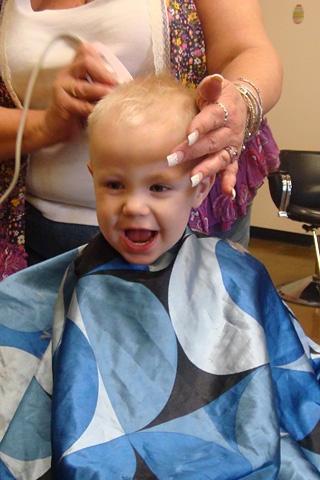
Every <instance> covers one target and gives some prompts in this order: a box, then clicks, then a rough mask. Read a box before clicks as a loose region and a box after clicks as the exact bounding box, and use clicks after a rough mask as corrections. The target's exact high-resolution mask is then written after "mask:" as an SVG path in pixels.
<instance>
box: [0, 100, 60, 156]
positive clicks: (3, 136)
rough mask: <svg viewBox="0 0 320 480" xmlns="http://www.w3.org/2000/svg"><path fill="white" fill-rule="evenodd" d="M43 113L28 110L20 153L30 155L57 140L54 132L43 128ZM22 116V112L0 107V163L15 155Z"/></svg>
mask: <svg viewBox="0 0 320 480" xmlns="http://www.w3.org/2000/svg"><path fill="white" fill-rule="evenodd" d="M44 115H45V112H44V111H42V110H30V111H29V112H28V114H27V117H26V123H25V127H24V132H23V137H22V145H21V153H22V155H24V154H27V153H32V152H34V151H35V150H38V149H39V148H42V147H46V146H49V145H53V144H54V143H56V141H57V139H56V138H55V135H54V134H52V133H54V132H49V131H48V130H46V128H45V122H44ZM21 116H22V110H19V109H15V108H4V107H0V161H1V160H7V159H8V158H12V157H14V155H15V145H16V138H17V132H18V128H19V124H20V119H21Z"/></svg>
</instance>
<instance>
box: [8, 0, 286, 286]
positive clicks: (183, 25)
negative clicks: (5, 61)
mask: <svg viewBox="0 0 320 480" xmlns="http://www.w3.org/2000/svg"><path fill="white" fill-rule="evenodd" d="M166 1H167V9H168V20H169V29H170V45H171V70H172V73H173V74H174V75H175V76H176V77H177V78H178V79H179V80H181V81H182V82H183V83H184V84H186V85H188V86H189V87H191V88H196V86H197V85H198V84H199V83H200V81H201V80H202V79H203V78H204V76H205V75H206V56H205V46H204V41H203V34H202V29H201V24H200V21H199V19H198V16H197V11H196V7H195V5H194V3H193V0H179V1H177V0H166ZM2 3H3V0H0V9H1V6H2ZM0 105H1V106H5V107H15V105H14V103H13V101H12V100H11V98H10V96H9V94H8V92H7V89H6V86H5V85H4V83H3V81H2V80H1V77H0ZM278 164H279V160H278V149H277V146H276V144H275V142H274V140H273V137H272V134H271V131H270V129H269V127H268V125H267V122H266V120H264V121H263V123H262V125H261V130H260V132H259V133H258V134H257V135H256V136H255V137H254V138H253V140H251V141H250V142H248V143H247V144H246V150H245V151H244V153H243V154H242V155H241V157H240V160H239V172H238V175H237V184H236V193H237V196H236V198H235V200H233V201H232V200H231V198H230V197H227V196H226V195H224V194H223V193H222V191H221V179H220V178H219V177H217V179H216V182H215V184H214V186H213V188H212V190H211V192H210V194H209V196H208V198H207V199H206V200H205V202H204V203H203V204H202V205H201V207H200V208H198V209H197V210H194V211H192V214H191V218H190V222H189V224H190V226H191V228H193V229H196V230H199V231H203V232H205V233H208V234H214V233H215V232H220V231H227V230H229V229H230V227H231V224H232V223H233V222H234V220H236V219H237V218H238V217H239V216H241V215H244V214H245V213H246V206H247V205H248V203H249V202H251V200H252V199H253V198H254V196H255V194H256V190H257V188H259V187H260V186H261V185H262V183H263V181H264V178H265V177H266V176H267V174H268V172H270V171H271V170H274V169H275V168H276V167H277V166H278ZM26 169H27V157H24V158H23V159H22V162H21V169H20V174H19V179H18V182H17V185H16V186H15V188H14V190H13V192H12V193H11V195H10V196H9V198H8V199H7V200H6V201H5V202H4V203H3V204H2V205H0V279H3V278H6V277H7V276H8V275H11V274H12V273H15V272H16V271H18V270H21V269H23V268H25V267H26V266H27V263H26V253H25V251H24V219H23V215H24V204H25V203H24V202H25V179H26ZM13 170H14V160H8V161H7V162H2V163H1V164H0V193H1V194H2V193H3V192H4V191H5V190H6V189H7V187H8V186H9V184H10V181H11V178H12V175H13Z"/></svg>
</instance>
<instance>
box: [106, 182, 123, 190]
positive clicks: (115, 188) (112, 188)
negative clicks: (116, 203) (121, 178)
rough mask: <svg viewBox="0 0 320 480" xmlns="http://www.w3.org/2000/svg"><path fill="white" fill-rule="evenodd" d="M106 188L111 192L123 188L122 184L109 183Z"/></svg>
mask: <svg viewBox="0 0 320 480" xmlns="http://www.w3.org/2000/svg"><path fill="white" fill-rule="evenodd" d="M106 186H107V188H110V189H111V190H120V188H121V187H122V185H121V183H120V182H108V183H107V184H106Z"/></svg>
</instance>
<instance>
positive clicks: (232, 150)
mask: <svg viewBox="0 0 320 480" xmlns="http://www.w3.org/2000/svg"><path fill="white" fill-rule="evenodd" d="M224 150H226V151H227V152H228V153H229V157H230V163H234V162H235V161H236V160H237V157H238V150H237V149H236V148H235V147H224Z"/></svg>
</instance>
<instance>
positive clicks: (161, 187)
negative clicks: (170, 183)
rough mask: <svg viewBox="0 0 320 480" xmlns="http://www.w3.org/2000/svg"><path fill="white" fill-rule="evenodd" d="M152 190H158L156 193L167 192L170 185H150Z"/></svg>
mask: <svg viewBox="0 0 320 480" xmlns="http://www.w3.org/2000/svg"><path fill="white" fill-rule="evenodd" d="M150 190H151V192H156V193H161V192H166V191H167V190H169V187H167V186H165V185H152V186H151V187H150Z"/></svg>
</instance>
